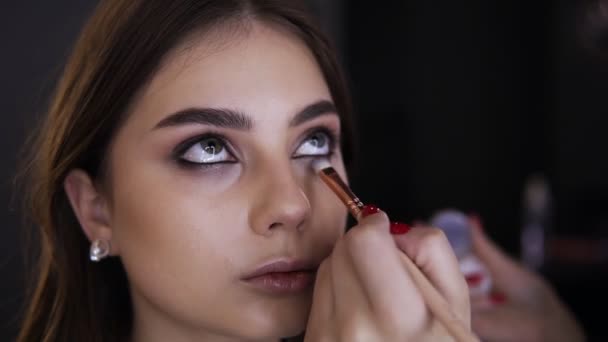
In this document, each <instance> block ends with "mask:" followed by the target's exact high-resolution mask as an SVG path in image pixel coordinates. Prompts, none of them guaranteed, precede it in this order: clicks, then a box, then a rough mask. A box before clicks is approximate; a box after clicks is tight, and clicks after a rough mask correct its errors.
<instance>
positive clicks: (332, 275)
mask: <svg viewBox="0 0 608 342" xmlns="http://www.w3.org/2000/svg"><path fill="white" fill-rule="evenodd" d="M400 249H402V250H403V251H405V253H407V255H408V256H409V257H410V258H411V259H412V260H413V261H414V262H415V263H416V264H417V265H418V267H419V268H420V269H421V270H422V271H423V273H424V274H425V275H426V277H427V278H428V279H429V280H430V281H431V282H432V283H433V285H434V286H435V288H436V289H437V290H438V291H439V292H440V293H441V295H443V297H444V298H445V299H446V301H447V302H448V303H449V305H450V307H451V308H452V310H453V312H454V313H455V314H456V315H458V316H459V317H460V318H461V320H462V322H463V323H464V324H465V325H466V326H467V327H469V326H470V307H469V295H468V288H467V285H466V282H465V280H464V278H463V276H462V274H461V273H460V270H459V267H458V262H457V260H456V257H455V256H454V254H453V252H452V250H451V248H450V246H449V244H448V241H447V239H446V238H445V236H444V235H443V233H442V232H441V231H439V230H436V229H432V228H413V229H411V230H410V231H409V232H408V233H407V234H403V235H391V233H390V232H389V220H388V218H387V216H386V215H385V214H384V213H378V214H374V215H370V216H368V217H366V218H364V219H362V220H361V221H360V222H359V224H358V225H357V226H356V227H353V229H351V230H350V231H349V232H348V233H347V234H345V236H343V237H342V238H341V239H340V240H339V241H338V242H337V244H336V245H335V247H334V249H333V252H332V254H331V255H330V256H329V257H328V258H327V259H325V260H324V261H323V263H322V264H321V266H320V268H319V270H318V273H317V280H316V283H315V289H314V296H313V303H312V308H311V313H310V316H309V320H308V326H307V328H306V336H305V341H349V342H353V341H354V342H356V341H452V340H453V339H452V337H451V336H450V335H449V334H448V333H447V331H446V330H445V329H444V327H443V326H442V325H441V324H440V323H439V322H438V321H437V320H436V318H435V317H434V316H433V315H432V314H431V313H430V312H429V310H428V309H427V306H426V305H425V302H424V300H423V298H422V296H421V294H420V292H419V290H418V288H417V287H416V285H415V283H414V281H413V280H412V278H411V277H410V275H409V273H408V272H407V270H406V269H405V267H404V265H403V263H402V261H401V255H402V254H401V253H403V252H402V251H401V250H400Z"/></svg>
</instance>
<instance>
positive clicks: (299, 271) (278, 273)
mask: <svg viewBox="0 0 608 342" xmlns="http://www.w3.org/2000/svg"><path fill="white" fill-rule="evenodd" d="M316 269H317V265H316V263H313V262H305V261H276V262H272V263H269V264H266V265H264V266H261V267H259V268H258V269H256V270H255V271H253V272H252V273H250V274H248V275H246V276H245V277H243V278H242V280H244V281H245V282H246V283H249V284H251V285H253V286H254V287H255V288H258V289H260V290H263V291H265V292H270V293H274V294H293V293H298V292H302V291H304V290H306V289H308V288H310V287H311V286H312V285H313V284H314V281H315V273H316Z"/></svg>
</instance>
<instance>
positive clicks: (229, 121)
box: [154, 100, 338, 131]
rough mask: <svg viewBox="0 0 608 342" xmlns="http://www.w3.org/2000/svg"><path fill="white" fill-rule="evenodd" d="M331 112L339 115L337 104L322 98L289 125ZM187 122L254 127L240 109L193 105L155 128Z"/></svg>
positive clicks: (240, 128)
mask: <svg viewBox="0 0 608 342" xmlns="http://www.w3.org/2000/svg"><path fill="white" fill-rule="evenodd" d="M329 114H333V115H338V111H337V110H336V107H335V105H334V104H333V103H332V102H331V101H328V100H320V101H317V102H315V103H313V104H310V105H308V106H306V107H305V108H304V109H302V110H301V111H300V112H299V113H298V114H296V116H294V117H293V118H292V119H291V121H290V122H289V127H295V126H298V125H301V124H303V123H305V122H307V121H310V120H313V119H315V118H317V117H319V116H323V115H329ZM187 124H199V125H209V126H215V127H220V128H230V129H236V130H241V131H248V130H251V129H252V128H253V120H252V119H251V118H250V117H249V116H247V115H245V114H243V113H241V112H239V111H235V110H232V109H225V108H196V107H193V108H187V109H184V110H180V111H178V112H176V113H173V114H171V115H169V116H167V117H166V118H164V119H162V120H161V121H160V122H159V123H158V124H156V126H154V129H158V128H163V127H173V126H182V125H187Z"/></svg>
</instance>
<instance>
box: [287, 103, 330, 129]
mask: <svg viewBox="0 0 608 342" xmlns="http://www.w3.org/2000/svg"><path fill="white" fill-rule="evenodd" d="M328 114H333V115H338V110H337V109H336V106H335V105H334V104H333V103H331V102H330V101H327V100H321V101H317V102H315V103H313V104H311V105H308V106H306V107H305V108H304V109H302V110H301V111H300V112H299V113H298V114H296V116H294V117H293V119H291V122H289V127H294V126H298V125H301V124H303V123H305V122H306V121H310V120H313V119H315V118H318V117H319V116H322V115H328Z"/></svg>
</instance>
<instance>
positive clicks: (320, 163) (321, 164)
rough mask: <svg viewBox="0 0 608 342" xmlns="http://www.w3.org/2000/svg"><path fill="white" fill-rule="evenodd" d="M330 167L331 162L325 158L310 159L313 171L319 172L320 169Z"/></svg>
mask: <svg viewBox="0 0 608 342" xmlns="http://www.w3.org/2000/svg"><path fill="white" fill-rule="evenodd" d="M330 167H331V164H330V163H329V161H328V160H327V159H325V158H319V159H315V160H313V161H312V169H313V170H315V172H321V170H324V169H327V168H330Z"/></svg>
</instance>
